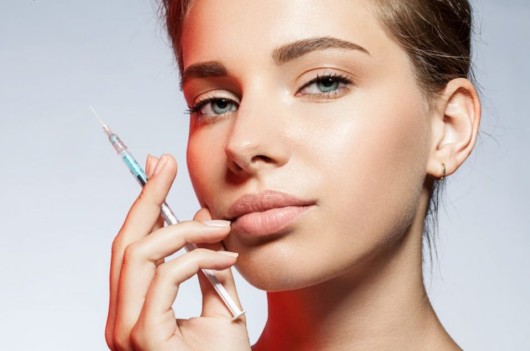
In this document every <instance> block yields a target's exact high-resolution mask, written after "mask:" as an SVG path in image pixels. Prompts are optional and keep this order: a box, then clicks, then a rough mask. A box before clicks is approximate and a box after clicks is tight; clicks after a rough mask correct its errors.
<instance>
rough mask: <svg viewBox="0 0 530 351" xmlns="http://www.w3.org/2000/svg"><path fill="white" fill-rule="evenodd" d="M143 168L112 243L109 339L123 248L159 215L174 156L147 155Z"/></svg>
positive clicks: (146, 230)
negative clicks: (143, 179)
mask: <svg viewBox="0 0 530 351" xmlns="http://www.w3.org/2000/svg"><path fill="white" fill-rule="evenodd" d="M146 168H149V171H150V173H151V174H152V177H151V179H150V180H149V181H148V183H147V184H146V186H145V187H144V188H143V189H142V192H141V195H140V196H139V197H138V199H137V200H136V201H135V203H134V204H133V206H132V207H131V209H130V211H129V213H128V215H127V218H126V219H125V222H124V224H123V226H122V228H121V229H120V231H119V233H118V235H117V236H116V238H115V239H114V241H113V244H112V257H111V268H110V279H109V280H110V282H109V285H110V294H109V312H108V317H107V326H106V328H105V337H106V339H107V340H110V341H111V343H112V339H113V335H114V324H115V319H116V305H117V298H118V284H119V276H120V271H121V265H122V261H123V254H124V251H125V248H126V247H127V246H129V245H130V244H131V243H132V242H134V241H136V240H137V239H138V238H141V237H143V236H145V235H147V234H148V233H149V232H150V230H151V229H152V228H153V227H154V226H156V221H157V219H158V218H159V216H160V206H161V204H162V203H163V202H164V199H165V196H166V194H167V192H168V191H169V188H170V186H171V183H172V182H173V180H174V179H175V176H176V170H177V166H176V162H175V160H174V158H173V157H171V156H169V155H164V156H162V157H161V159H160V160H157V159H156V158H155V157H148V159H147V162H146ZM109 346H111V345H109Z"/></svg>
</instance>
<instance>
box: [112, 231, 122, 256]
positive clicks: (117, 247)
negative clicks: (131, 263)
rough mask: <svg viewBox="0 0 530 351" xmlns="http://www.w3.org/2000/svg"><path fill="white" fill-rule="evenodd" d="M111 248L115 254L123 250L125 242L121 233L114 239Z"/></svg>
mask: <svg viewBox="0 0 530 351" xmlns="http://www.w3.org/2000/svg"><path fill="white" fill-rule="evenodd" d="M111 250H112V254H113V255H116V254H119V253H121V252H123V250H124V244H123V240H121V237H120V235H118V236H116V237H115V238H114V240H113V241H112V246H111Z"/></svg>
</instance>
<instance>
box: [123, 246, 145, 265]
mask: <svg viewBox="0 0 530 351" xmlns="http://www.w3.org/2000/svg"><path fill="white" fill-rule="evenodd" d="M142 252H143V250H142V245H140V244H139V243H137V242H134V243H132V244H129V245H128V246H127V247H126V248H125V252H124V254H123V261H124V263H126V262H131V261H134V260H137V259H138V258H139V257H142Z"/></svg>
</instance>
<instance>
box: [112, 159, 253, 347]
mask: <svg viewBox="0 0 530 351" xmlns="http://www.w3.org/2000/svg"><path fill="white" fill-rule="evenodd" d="M176 170H177V166H176V162H175V160H174V159H173V158H172V157H171V156H169V155H164V156H162V157H161V158H160V160H158V159H156V158H155V157H151V156H150V157H149V158H148V160H147V165H146V172H147V175H148V177H149V182H148V183H147V184H146V186H145V187H144V188H143V190H142V192H141V194H140V196H139V197H138V199H137V200H136V201H135V203H134V204H133V206H132V207H131V209H130V211H129V214H128V215H127V218H126V220H125V222H124V224H123V226H122V228H121V229H120V232H119V233H118V235H117V236H116V238H115V239H114V242H113V245H112V260H111V269H110V302H109V313H108V318H107V325H106V329H105V338H106V341H107V344H108V346H109V348H110V349H111V350H113V351H125V350H142V351H148V350H153V351H155V350H156V351H166V350H167V351H169V350H171V351H173V350H194V351H199V350H230V351H236V350H245V351H248V350H250V344H249V339H248V333H247V329H246V323H245V319H244V317H242V318H240V319H238V320H236V321H232V320H231V319H232V316H231V314H230V311H229V310H228V309H227V308H226V306H225V305H224V303H223V302H222V300H221V299H220V297H219V296H218V295H217V293H216V291H215V290H214V288H213V287H212V286H211V284H210V283H209V281H208V280H207V279H206V277H205V276H204V275H203V274H202V272H200V270H201V269H203V268H207V269H213V270H217V272H216V276H217V278H218V279H219V281H220V282H221V283H222V284H223V285H224V287H225V288H226V290H227V291H228V293H229V294H230V296H232V297H233V298H235V301H236V303H238V304H239V301H238V297H237V292H236V289H235V284H234V280H233V277H232V274H231V272H230V270H229V269H228V268H230V267H231V266H232V265H233V264H234V263H235V262H236V259H237V255H236V254H234V253H229V252H224V251H222V250H221V249H222V245H221V244H220V241H221V240H222V239H223V238H225V237H226V236H227V235H228V233H229V231H230V226H229V222H225V221H211V217H210V214H209V212H208V211H207V210H206V209H202V210H200V211H199V212H198V213H197V214H196V215H195V218H194V220H193V221H189V222H182V223H179V224H176V225H171V226H167V227H165V228H164V227H163V221H162V219H161V218H160V208H161V205H162V204H163V203H164V201H165V198H166V196H167V193H168V191H169V189H170V187H171V184H172V183H173V180H174V179H175V176H176ZM187 242H194V243H197V244H201V247H202V248H199V249H196V250H193V251H191V252H190V253H186V254H184V255H182V256H179V257H177V258H175V259H173V260H171V261H169V262H164V258H165V257H167V256H170V255H171V254H173V253H175V252H176V251H178V250H179V249H181V248H182V247H183V246H184V244H185V243H187ZM197 273H199V274H198V276H199V282H200V286H201V291H202V295H203V305H202V313H201V316H200V317H197V318H192V319H189V320H177V319H176V318H175V313H174V311H173V308H172V305H173V302H174V300H175V298H176V297H177V293H178V288H179V285H180V283H182V282H183V281H185V280H187V279H188V278H190V277H192V276H193V275H195V274H197Z"/></svg>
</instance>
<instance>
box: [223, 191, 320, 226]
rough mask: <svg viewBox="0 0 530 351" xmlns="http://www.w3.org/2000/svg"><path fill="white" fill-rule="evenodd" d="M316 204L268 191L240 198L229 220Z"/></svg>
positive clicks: (228, 214) (231, 211)
mask: <svg viewBox="0 0 530 351" xmlns="http://www.w3.org/2000/svg"><path fill="white" fill-rule="evenodd" d="M314 204H315V201H314V200H304V199H299V198H297V197H296V196H294V195H290V194H286V193H282V192H279V191H272V190H267V191H264V192H262V193H259V194H245V195H243V196H241V197H239V198H238V199H237V200H236V201H235V202H234V203H233V204H232V205H231V206H230V208H229V209H228V213H227V218H228V219H229V220H230V221H233V220H235V219H237V218H238V217H241V216H243V215H245V214H247V213H252V212H263V211H267V210H270V209H272V208H281V207H288V206H309V205H314Z"/></svg>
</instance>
